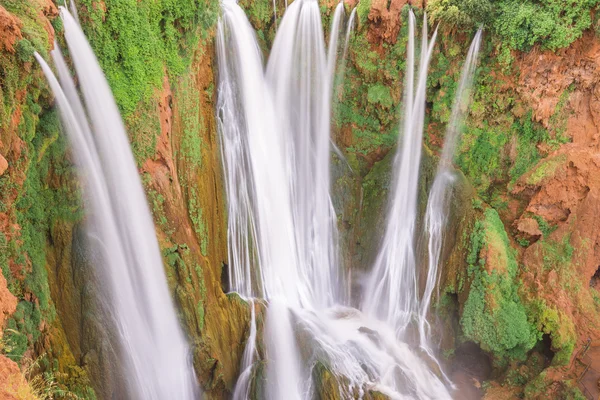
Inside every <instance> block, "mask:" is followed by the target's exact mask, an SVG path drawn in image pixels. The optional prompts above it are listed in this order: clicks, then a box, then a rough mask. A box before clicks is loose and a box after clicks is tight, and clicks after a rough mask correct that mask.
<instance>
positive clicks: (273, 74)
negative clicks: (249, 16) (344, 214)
mask: <svg viewBox="0 0 600 400" xmlns="http://www.w3.org/2000/svg"><path fill="white" fill-rule="evenodd" d="M334 34H337V32H334ZM323 38H324V33H323V28H322V25H321V15H320V11H319V4H318V3H317V1H315V0H302V1H297V2H294V3H292V4H291V5H290V6H289V7H288V9H287V11H286V13H285V15H284V16H283V19H282V21H281V25H280V27H279V31H278V33H277V36H276V37H275V41H274V43H273V48H272V49H271V54H270V56H269V62H268V64H267V73H266V77H267V81H268V84H269V87H270V88H271V90H272V92H273V99H274V104H275V106H276V114H275V115H276V123H277V129H278V130H279V131H280V132H282V134H283V136H284V141H285V149H286V152H287V154H286V155H285V157H286V158H287V160H288V161H289V164H288V166H287V169H286V170H287V174H288V179H289V182H290V190H291V200H292V210H293V217H294V232H295V237H296V246H297V249H298V260H299V267H300V269H299V273H300V275H301V282H302V283H301V284H302V286H303V287H302V291H303V292H304V295H303V303H302V305H303V306H305V307H313V308H314V307H327V306H331V305H332V304H333V303H334V302H335V301H336V300H338V299H340V298H341V297H342V296H343V293H341V292H340V288H342V286H341V285H339V283H340V281H341V277H340V274H339V270H338V269H337V266H336V263H337V243H336V240H337V225H336V224H337V221H336V218H335V212H334V210H333V205H332V203H331V199H330V196H329V187H330V176H329V161H330V139H329V138H330V135H329V130H330V107H331V89H330V88H331V86H330V85H331V83H330V81H331V80H330V75H329V74H328V73H327V58H326V55H325V43H324V40H323Z"/></svg>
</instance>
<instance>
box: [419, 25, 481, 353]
mask: <svg viewBox="0 0 600 400" xmlns="http://www.w3.org/2000/svg"><path fill="white" fill-rule="evenodd" d="M482 35H483V32H482V30H481V29H479V30H478V31H477V33H476V34H475V37H474V38H473V41H472V42H471V46H470V47H469V51H468V53H467V58H466V60H465V64H464V66H463V69H462V72H461V76H460V81H459V83H458V87H457V89H456V95H455V97H454V104H453V105H452V114H451V115H450V120H449V121H448V126H447V128H446V136H445V138H444V148H443V150H442V156H441V158H440V162H439V164H438V168H437V172H436V175H435V179H434V181H433V185H432V186H431V190H430V191H429V198H428V200H427V209H426V212H425V229H426V232H427V234H428V235H429V240H428V245H427V250H428V255H429V257H428V261H429V264H428V269H427V278H426V279H427V280H426V284H425V292H424V293H423V298H422V300H421V306H420V315H419V338H420V342H421V346H423V347H424V348H426V349H428V348H429V344H428V342H429V335H430V334H429V323H428V321H427V313H428V312H429V306H430V304H431V296H432V294H433V290H434V288H435V287H436V285H437V280H438V276H439V273H438V272H439V268H440V258H441V254H442V244H443V239H444V234H445V232H446V224H447V222H448V210H449V209H450V200H451V194H452V183H453V181H454V176H453V174H452V161H453V159H454V152H455V150H456V144H457V142H458V140H459V138H460V132H461V128H462V127H461V124H462V122H463V119H464V116H465V113H466V112H467V110H468V106H469V104H470V98H471V97H470V95H471V93H470V92H471V86H472V84H473V77H474V75H475V67H476V66H477V59H478V55H479V47H480V45H481V36H482Z"/></svg>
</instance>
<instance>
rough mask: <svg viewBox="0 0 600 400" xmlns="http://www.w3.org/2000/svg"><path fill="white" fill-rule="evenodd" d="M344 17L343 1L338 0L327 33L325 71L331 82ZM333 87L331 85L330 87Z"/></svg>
mask: <svg viewBox="0 0 600 400" xmlns="http://www.w3.org/2000/svg"><path fill="white" fill-rule="evenodd" d="M343 18H344V2H343V1H340V2H339V3H338V5H337V7H335V11H334V12H333V20H332V21H331V32H330V34H329V47H328V49H327V71H328V73H329V81H330V82H331V83H332V85H333V82H334V80H335V65H336V61H337V53H338V38H339V36H340V29H341V27H342V19H343ZM332 89H333V87H332Z"/></svg>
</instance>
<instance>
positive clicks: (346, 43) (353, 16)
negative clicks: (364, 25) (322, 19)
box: [340, 7, 356, 74]
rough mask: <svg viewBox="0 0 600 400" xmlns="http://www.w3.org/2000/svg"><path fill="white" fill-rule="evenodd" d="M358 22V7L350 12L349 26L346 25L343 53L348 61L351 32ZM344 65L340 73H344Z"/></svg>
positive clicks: (344, 60) (343, 58) (343, 56)
mask: <svg viewBox="0 0 600 400" xmlns="http://www.w3.org/2000/svg"><path fill="white" fill-rule="evenodd" d="M355 24H356V7H354V8H353V9H352V12H351V13H350V19H348V26H347V27H346V39H345V40H344V52H343V53H342V60H343V62H344V63H346V56H347V55H348V46H349V45H350V34H351V33H352V30H353V29H354V25H355ZM344 69H345V68H344V67H343V68H342V69H341V71H340V73H341V74H343V73H344Z"/></svg>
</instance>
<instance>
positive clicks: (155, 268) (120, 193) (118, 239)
mask: <svg viewBox="0 0 600 400" xmlns="http://www.w3.org/2000/svg"><path fill="white" fill-rule="evenodd" d="M61 16H62V18H63V22H64V28H65V38H66V40H67V44H68V46H69V50H70V54H71V57H72V58H73V61H74V65H75V69H76V72H77V75H78V77H79V82H80V85H81V90H82V94H83V98H84V100H85V104H86V107H85V108H84V107H83V104H82V103H81V101H80V100H79V95H78V93H77V91H76V88H75V84H74V83H73V80H72V78H71V76H70V72H69V70H68V68H67V66H66V64H65V62H64V60H63V59H62V55H61V54H60V51H59V49H58V47H56V49H55V50H54V51H53V57H54V60H55V63H56V66H57V70H58V72H59V77H60V80H61V84H59V83H58V81H57V80H56V78H55V77H54V75H53V74H52V71H51V69H50V68H49V67H48V65H47V64H46V63H45V62H44V60H43V59H42V58H41V57H40V56H39V55H36V57H37V59H38V61H39V62H40V64H41V65H42V68H43V70H44V73H45V74H46V76H47V78H48V81H49V83H50V86H51V88H52V90H53V92H54V94H55V96H56V100H57V103H58V106H59V109H60V113H61V118H62V121H63V124H64V127H65V130H66V132H67V134H68V135H69V138H70V140H71V144H72V145H73V148H74V155H75V158H76V162H77V164H78V166H79V168H80V171H81V174H82V176H83V178H84V179H85V184H86V185H85V188H86V190H87V194H86V199H87V204H88V206H89V211H90V216H89V221H88V225H89V227H90V229H91V230H93V232H94V235H96V236H97V238H98V240H97V241H95V242H94V243H95V245H96V246H97V247H98V248H97V249H96V250H97V251H98V252H99V253H101V254H102V265H97V269H98V271H97V272H98V275H99V276H100V277H101V278H102V279H104V280H105V282H106V283H107V287H108V299H99V300H101V302H102V303H103V305H104V306H105V307H106V308H107V310H106V311H107V313H108V314H109V315H110V316H111V317H112V319H113V322H114V325H115V327H116V329H117V335H116V336H117V337H118V344H117V345H118V347H119V348H120V351H121V353H122V357H123V360H122V361H123V364H124V370H125V373H126V377H125V380H126V381H127V385H128V390H129V393H128V395H129V396H128V397H129V398H133V399H168V398H177V399H194V398H197V397H198V396H199V395H200V392H199V388H198V385H197V382H196V378H195V374H194V370H193V367H192V365H191V359H190V352H189V348H188V345H187V343H186V340H185V338H184V335H183V332H182V331H181V329H180V327H179V324H178V321H177V318H176V316H175V309H174V305H173V302H172V300H171V296H170V293H169V289H168V287H167V282H166V277H165V273H164V269H163V265H162V258H161V255H160V250H159V246H158V242H157V240H156V236H155V234H154V232H155V230H154V225H153V223H152V217H151V215H150V210H149V208H148V205H147V203H146V198H145V195H144V191H143V188H142V185H141V181H140V179H139V176H138V172H137V169H136V166H135V162H134V159H133V155H132V153H131V149H130V147H129V142H128V140H127V135H126V132H125V128H124V126H123V122H122V120H121V117H120V115H119V112H118V109H117V106H116V104H115V102H114V99H113V97H112V94H111V92H110V89H109V86H108V83H107V82H106V79H105V77H104V75H103V73H102V70H101V69H100V66H99V65H98V62H97V60H96V58H95V56H94V53H93V51H92V49H91V47H90V46H89V44H88V43H87V40H86V39H85V36H84V34H83V32H82V31H81V29H80V28H79V25H78V24H77V22H76V21H75V19H74V18H73V17H72V16H71V15H70V14H69V12H68V11H67V10H66V9H65V8H63V7H61ZM63 88H64V92H63ZM87 116H89V120H90V123H88V119H87Z"/></svg>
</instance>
